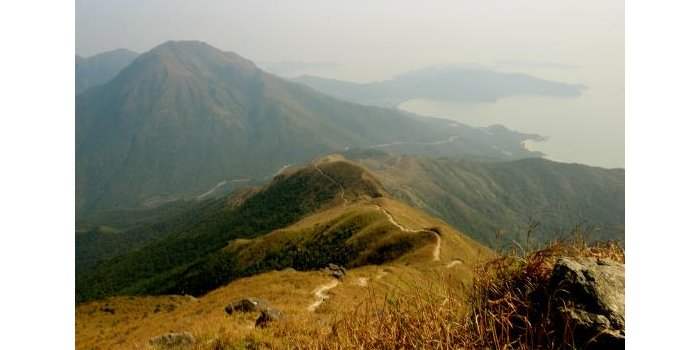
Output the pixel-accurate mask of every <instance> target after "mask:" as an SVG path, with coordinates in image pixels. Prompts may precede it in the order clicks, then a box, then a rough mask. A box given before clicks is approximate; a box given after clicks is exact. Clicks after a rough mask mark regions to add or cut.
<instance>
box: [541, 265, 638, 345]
mask: <svg viewBox="0 0 700 350" xmlns="http://www.w3.org/2000/svg"><path fill="white" fill-rule="evenodd" d="M549 288H550V293H551V294H550V295H552V296H553V297H554V298H553V302H554V304H553V306H554V310H553V311H554V313H555V314H554V316H555V317H556V318H557V319H559V320H560V321H561V322H559V323H560V325H561V330H560V331H561V332H567V333H568V332H570V334H573V337H574V341H575V343H576V345H577V346H578V347H581V348H588V349H622V348H624V346H625V265H624V264H621V263H617V262H614V261H611V260H607V259H606V260H597V259H593V258H577V259H572V258H561V259H559V260H558V261H557V262H556V264H555V265H554V270H553V271H552V277H551V279H550V285H549Z"/></svg>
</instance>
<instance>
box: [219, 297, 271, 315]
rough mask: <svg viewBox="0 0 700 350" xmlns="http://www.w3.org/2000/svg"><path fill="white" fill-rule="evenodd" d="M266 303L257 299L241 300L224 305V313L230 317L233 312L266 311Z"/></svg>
mask: <svg viewBox="0 0 700 350" xmlns="http://www.w3.org/2000/svg"><path fill="white" fill-rule="evenodd" d="M267 307H268V306H267V301H265V300H262V299H258V298H243V299H241V300H238V301H235V302H233V303H231V304H228V305H226V307H225V308H224V311H225V312H226V313H227V314H229V315H231V314H233V313H234V312H256V311H262V310H265V309H267Z"/></svg>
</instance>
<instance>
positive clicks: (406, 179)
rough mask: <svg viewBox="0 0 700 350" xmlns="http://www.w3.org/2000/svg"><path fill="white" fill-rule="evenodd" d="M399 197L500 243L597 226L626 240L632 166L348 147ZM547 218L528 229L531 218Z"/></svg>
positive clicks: (597, 233) (597, 232)
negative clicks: (393, 153) (409, 153)
mask: <svg viewBox="0 0 700 350" xmlns="http://www.w3.org/2000/svg"><path fill="white" fill-rule="evenodd" d="M346 156H347V157H349V158H351V159H354V160H355V161H357V162H359V163H361V164H363V165H364V166H366V167H368V168H369V169H370V170H371V171H372V172H373V173H374V174H375V175H376V176H377V177H378V178H379V179H380V180H381V181H382V183H383V185H384V186H385V188H386V189H387V190H388V191H389V192H391V193H392V195H393V196H395V197H396V198H398V199H401V200H403V201H404V202H406V203H409V204H411V205H414V206H416V207H418V208H421V209H424V210H426V211H428V212H429V213H431V214H433V215H436V216H438V217H440V218H442V219H444V220H445V221H447V222H448V223H450V224H451V225H454V226H455V227H457V228H458V229H460V230H462V231H463V232H469V234H470V235H472V237H474V238H476V239H478V240H479V241H480V242H482V243H484V244H487V245H490V246H492V247H500V246H501V245H502V244H505V243H510V242H511V240H516V241H517V242H520V243H521V244H524V243H528V241H529V243H533V244H538V243H544V242H547V241H550V240H552V239H555V238H560V235H565V234H568V233H569V232H570V231H571V230H572V229H573V228H574V227H575V226H576V225H582V226H584V227H587V226H592V227H589V228H590V230H586V234H587V236H586V237H585V238H587V239H588V240H596V239H616V240H624V223H625V173H624V170H622V169H603V168H596V167H590V166H585V165H580V164H566V163H558V162H553V161H549V160H545V159H523V160H517V161H510V162H493V161H475V160H470V159H456V158H442V159H437V158H429V157H409V156H391V155H388V154H386V153H382V152H378V151H371V152H348V153H347V154H346ZM532 222H538V223H539V226H538V227H537V229H536V230H535V231H534V232H531V234H530V236H529V237H528V234H527V231H528V226H529V225H530V223H532Z"/></svg>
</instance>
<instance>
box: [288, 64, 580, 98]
mask: <svg viewBox="0 0 700 350" xmlns="http://www.w3.org/2000/svg"><path fill="white" fill-rule="evenodd" d="M293 81H296V82H299V83H302V84H305V85H308V86H309V87H312V88H314V89H316V90H318V91H320V92H323V93H325V94H328V95H331V96H334V97H337V98H340V99H344V100H347V101H352V102H356V103H361V104H365V105H374V106H382V107H396V106H397V105H399V104H400V103H401V102H404V101H408V100H412V99H434V100H442V101H466V102H491V101H496V100H498V99H501V98H505V97H510V96H521V95H538V96H556V97H575V96H579V95H580V94H581V91H582V90H583V89H584V88H585V87H584V86H583V85H577V84H567V83H560V82H555V81H549V80H544V79H540V78H536V77H533V76H530V75H527V74H520V73H502V72H496V71H492V70H488V69H485V68H473V67H462V66H437V67H429V68H424V69H420V70H416V71H413V72H409V73H405V74H401V75H399V76H397V77H395V78H392V79H389V80H384V81H378V82H370V83H353V82H347V81H341V80H335V79H328V78H321V77H316V76H309V75H305V76H301V77H298V78H294V79H293Z"/></svg>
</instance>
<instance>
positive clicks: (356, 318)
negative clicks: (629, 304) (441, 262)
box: [298, 241, 624, 349]
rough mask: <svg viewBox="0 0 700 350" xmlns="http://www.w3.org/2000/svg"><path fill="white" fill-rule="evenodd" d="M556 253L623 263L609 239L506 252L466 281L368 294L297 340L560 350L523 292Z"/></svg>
mask: <svg viewBox="0 0 700 350" xmlns="http://www.w3.org/2000/svg"><path fill="white" fill-rule="evenodd" d="M562 256H573V257H595V258H601V259H602V258H606V259H612V260H614V261H618V262H624V250H623V249H622V248H620V247H619V246H618V245H617V244H615V243H600V244H593V245H587V244H585V243H583V242H582V241H570V242H555V243H552V244H551V245H549V246H548V247H546V248H544V249H542V250H538V251H535V252H532V253H529V254H525V255H523V256H517V255H508V256H504V257H500V258H497V259H494V260H492V261H490V262H488V263H486V264H483V265H481V266H479V267H478V268H477V269H476V271H475V272H476V273H475V276H476V277H475V279H474V283H473V285H471V286H467V285H465V284H459V283H454V281H450V280H449V279H442V280H441V283H438V284H433V285H430V284H429V285H426V286H421V285H415V286H414V287H413V288H411V289H410V290H408V291H407V292H406V293H399V294H389V296H388V297H385V299H383V301H380V302H378V300H380V299H379V298H368V299H367V300H366V301H365V303H364V304H363V307H362V308H359V309H357V310H355V311H353V312H352V313H350V314H347V315H345V316H344V317H342V318H340V319H339V320H338V321H337V322H336V323H335V324H333V325H332V326H331V330H332V331H331V332H330V333H328V334H327V335H326V336H325V337H318V338H314V339H313V340H312V341H311V342H308V343H303V344H301V345H298V346H299V347H300V348H310V349H311V348H313V349H346V348H347V349H561V348H571V346H570V344H571V343H570V339H567V338H566V336H565V337H564V338H561V337H556V336H555V334H554V328H555V327H554V325H553V324H552V320H551V319H550V315H549V314H548V313H547V310H548V308H547V306H546V305H532V299H531V298H530V293H533V292H536V291H538V290H539V289H540V288H543V287H544V286H546V285H547V282H548V280H549V276H550V275H551V272H552V267H553V265H554V263H555V261H556V259H557V258H559V257H562Z"/></svg>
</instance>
